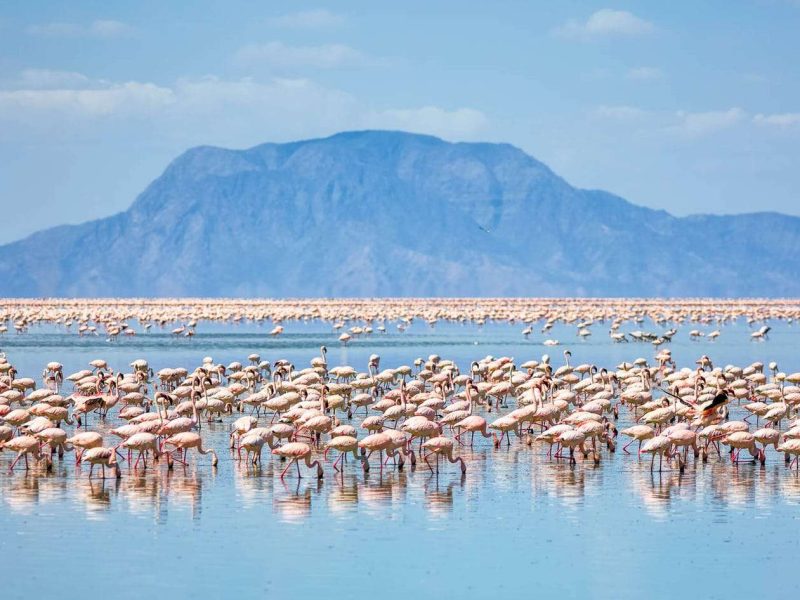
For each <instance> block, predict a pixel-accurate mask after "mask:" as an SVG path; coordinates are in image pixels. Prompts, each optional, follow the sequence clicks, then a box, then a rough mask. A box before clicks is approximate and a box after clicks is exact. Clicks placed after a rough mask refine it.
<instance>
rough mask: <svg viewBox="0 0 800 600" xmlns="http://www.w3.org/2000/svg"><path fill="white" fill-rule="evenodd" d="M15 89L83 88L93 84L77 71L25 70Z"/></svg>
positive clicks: (16, 82)
mask: <svg viewBox="0 0 800 600" xmlns="http://www.w3.org/2000/svg"><path fill="white" fill-rule="evenodd" d="M13 84H14V86H15V87H19V88H32V89H48V88H82V87H85V86H88V85H90V84H91V80H90V79H89V78H88V77H86V75H83V74H82V73H76V72H75V71H57V70H53V69H25V70H24V71H22V73H21V74H20V76H19V79H18V80H17V81H14V82H13Z"/></svg>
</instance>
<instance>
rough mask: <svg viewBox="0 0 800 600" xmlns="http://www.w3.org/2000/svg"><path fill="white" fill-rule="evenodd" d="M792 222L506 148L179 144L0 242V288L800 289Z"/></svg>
mask: <svg viewBox="0 0 800 600" xmlns="http://www.w3.org/2000/svg"><path fill="white" fill-rule="evenodd" d="M798 251H800V218H797V217H791V216H786V215H780V214H775V213H753V214H746V215H734V216H711V215H696V216H690V217H682V218H678V217H674V216H672V215H670V214H669V213H667V212H665V211H657V210H652V209H648V208H643V207H640V206H636V205H633V204H631V203H629V202H627V201H625V200H624V199H622V198H619V197H618V196H615V195H613V194H610V193H607V192H603V191H599V190H582V189H577V188H574V187H572V186H571V185H569V184H568V183H567V182H566V181H564V180H563V179H562V178H561V177H559V176H558V175H556V174H555V173H553V172H552V171H551V170H550V169H549V168H548V167H547V166H546V165H544V164H542V163H541V162H539V161H537V160H535V159H534V158H532V157H531V156H529V155H527V154H525V153H524V152H523V151H521V150H519V149H518V148H515V147H514V146H511V145H508V144H489V143H449V142H446V141H443V140H440V139H438V138H435V137H431V136H426V135H417V134H410V133H403V132H394V131H357V132H346V133H340V134H337V135H333V136H331V137H327V138H324V139H313V140H306V141H299V142H292V143H286V144H271V143H268V144H262V145H259V146H256V147H254V148H250V149H247V150H227V149H224V148H216V147H208V146H203V147H198V148H193V149H190V150H188V151H187V152H185V153H184V154H182V155H181V156H179V157H178V158H177V159H175V160H174V161H173V162H172V163H171V164H170V165H169V166H168V167H167V169H166V170H165V171H164V173H163V174H162V175H161V176H160V177H158V178H157V179H156V180H155V181H153V182H152V183H151V184H150V185H149V186H148V187H147V189H145V190H144V192H142V194H140V195H139V197H138V198H137V199H136V200H135V202H134V203H133V204H132V205H131V207H130V208H129V209H128V210H126V211H125V212H122V213H119V214H116V215H113V216H111V217H108V218H104V219H98V220H95V221H91V222H88V223H83V224H81V225H69V226H60V227H55V228H52V229H47V230H44V231H41V232H38V233H35V234H33V235H31V236H29V237H27V238H25V239H22V240H19V241H16V242H13V243H10V244H6V245H4V246H0V296H6V297H25V296H31V297H33V296H35V297H41V296H70V297H72V296H76V297H80V296H83V297H94V296H101V297H105V296H148V297H151V296H211V297H232V296H243V297H248V296H250V297H253V296H259V297H301V296H308V297H329V296H345V297H348V296H361V297H363V296H637V297H638V296H642V297H644V296H759V297H762V296H763V297H776V296H777V297H783V296H797V295H800V262H798V261H797V260H796V258H795V257H796V256H797V254H798Z"/></svg>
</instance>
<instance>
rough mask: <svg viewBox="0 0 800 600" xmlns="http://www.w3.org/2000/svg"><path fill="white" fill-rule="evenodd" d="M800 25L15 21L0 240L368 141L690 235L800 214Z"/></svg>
mask: <svg viewBox="0 0 800 600" xmlns="http://www.w3.org/2000/svg"><path fill="white" fill-rule="evenodd" d="M798 25H800V6H798V5H797V3H794V2H790V1H788V0H787V1H782V0H771V1H768V0H753V1H751V2H745V3H739V4H737V5H730V4H728V3H722V2H712V3H707V4H704V5H703V6H702V7H700V8H698V7H696V6H693V5H685V6H684V5H677V6H666V5H664V6H659V5H651V4H646V3H634V2H623V3H616V4H608V3H605V2H602V3H598V2H575V3H570V4H568V5H552V4H550V3H547V4H544V3H534V4H530V5H528V4H519V3H516V2H500V3H493V4H492V5H491V6H487V5H483V4H477V3H476V4H473V5H470V6H469V7H468V10H464V4H463V3H454V2H443V3H440V4H437V5H436V6H435V7H431V6H429V5H427V4H426V3H421V2H410V3H406V4H404V5H403V7H402V8H401V7H393V6H388V5H374V4H372V3H366V2H353V1H349V2H339V3H335V4H333V3H327V4H326V3H325V2H317V3H308V4H306V3H302V4H298V3H291V4H289V3H281V4H277V5H272V6H252V5H249V4H247V3H240V2H234V3H233V4H232V5H230V4H226V5H225V6H224V7H222V6H218V5H215V4H214V3H201V4H192V6H191V9H189V8H187V6H186V5H183V4H180V3H173V4H169V5H162V4H160V3H154V2H142V3H138V4H136V5H128V4H126V3H106V4H104V5H102V6H97V5H93V4H71V5H59V4H49V3H44V4H37V5H19V6H8V7H5V8H4V10H3V11H2V13H0V31H1V32H2V34H3V35H2V36H0V127H2V130H3V136H2V137H0V158H2V167H0V198H1V199H2V201H3V203H4V206H5V207H6V208H7V211H6V218H5V219H4V220H3V222H2V224H0V243H5V242H8V241H12V240H16V239H19V238H22V237H24V236H25V235H27V234H29V233H31V232H33V231H36V230H39V229H42V228H45V227H50V226H54V225H60V224H65V223H80V222H83V221H87V220H91V219H94V218H99V217H103V216H107V215H110V214H114V213H117V212H119V211H122V210H124V209H126V208H127V207H128V206H129V205H130V204H131V203H132V202H133V200H134V198H135V197H136V196H137V195H138V194H139V193H140V192H141V191H142V190H143V189H144V188H145V186H146V185H147V184H148V183H150V182H151V181H152V180H153V179H155V178H156V177H157V176H158V175H159V174H160V173H161V172H162V171H163V169H164V168H165V167H166V165H167V164H168V163H169V161H170V160H172V159H173V158H175V157H176V156H177V155H179V154H180V153H181V152H183V151H185V150H186V149H187V148H190V147H192V146H196V145H204V144H208V145H216V146H222V147H232V148H244V147H250V146H253V145H256V144H259V143H264V142H285V141H289V140H297V139H306V138H312V137H321V136H326V135H330V134H332V133H335V132H338V131H346V130H352V129H365V128H370V129H373V128H376V129H401V130H409V131H414V132H420V133H430V134H433V135H437V136H440V137H442V138H444V139H447V140H451V141H492V142H507V143H511V144H513V145H515V146H518V147H519V148H521V149H523V150H524V151H525V152H527V153H528V154H530V155H532V156H534V157H535V158H537V159H538V160H540V161H542V162H544V163H545V164H547V165H548V166H550V167H551V168H552V169H553V170H554V171H555V172H557V173H558V174H559V175H561V176H562V177H564V178H565V179H566V180H568V181H569V182H570V183H571V184H573V185H575V186H577V187H581V188H585V189H602V190H607V191H609V192H612V193H614V194H617V195H619V196H621V197H623V198H626V199H627V200H629V201H631V202H633V203H635V204H638V205H642V206H647V207H651V208H657V209H664V210H667V211H669V212H670V213H672V214H675V215H678V216H681V215H686V214H693V213H714V214H728V213H741V212H752V211H753V210H755V209H757V210H759V211H761V210H765V211H777V212H782V213H787V214H794V215H797V214H800V205H799V204H798V203H797V202H796V201H795V195H796V194H795V189H796V188H797V185H798V183H800V173H798V172H797V170H796V169H795V168H794V165H795V164H796V163H797V162H798V158H800V156H798V144H797V142H798V136H799V135H800V107H798V105H797V103H796V100H795V99H796V98H797V97H798V91H800V82H798V76H797V74H796V72H795V69H794V68H793V65H792V62H793V61H792V57H793V56H795V55H796V54H797V49H798V45H800V42H798V40H797V38H796V35H795V32H796V31H797V29H798ZM501 42H502V43H501Z"/></svg>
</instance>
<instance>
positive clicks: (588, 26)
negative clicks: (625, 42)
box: [555, 8, 654, 39]
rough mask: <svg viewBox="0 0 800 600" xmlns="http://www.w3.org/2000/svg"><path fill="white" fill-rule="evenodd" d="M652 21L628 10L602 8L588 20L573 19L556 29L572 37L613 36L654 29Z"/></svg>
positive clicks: (634, 34) (631, 34)
mask: <svg viewBox="0 0 800 600" xmlns="http://www.w3.org/2000/svg"><path fill="white" fill-rule="evenodd" d="M653 29H654V27H653V24H652V23H651V22H650V21H646V20H645V19H642V18H640V17H637V16H636V15H634V14H633V13H630V12H628V11H626V10H614V9H611V8H601V9H600V10H598V11H597V12H595V13H593V14H592V15H591V16H590V17H589V18H588V19H587V20H586V21H583V22H582V21H577V20H574V19H571V20H569V21H567V22H566V23H565V24H564V25H562V26H561V27H558V28H557V29H556V30H555V33H556V35H559V36H561V37H565V38H571V39H590V38H598V37H611V36H636V35H644V34H646V33H650V32H651V31H653Z"/></svg>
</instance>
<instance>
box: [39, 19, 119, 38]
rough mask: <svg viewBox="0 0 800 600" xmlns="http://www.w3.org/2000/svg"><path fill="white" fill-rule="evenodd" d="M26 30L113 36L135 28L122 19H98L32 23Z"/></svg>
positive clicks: (57, 34) (41, 33)
mask: <svg viewBox="0 0 800 600" xmlns="http://www.w3.org/2000/svg"><path fill="white" fill-rule="evenodd" d="M25 31H26V32H27V33H29V34H31V35H38V36H42V37H97V38H113V37H119V36H123V35H127V34H129V33H130V32H131V31H133V29H132V28H131V27H130V26H129V25H126V24H125V23H122V22H121V21H114V20H110V19H98V20H95V21H92V22H91V23H89V24H87V25H84V24H80V23H42V24H38V25H30V26H29V27H28V28H27V29H26V30H25Z"/></svg>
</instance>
